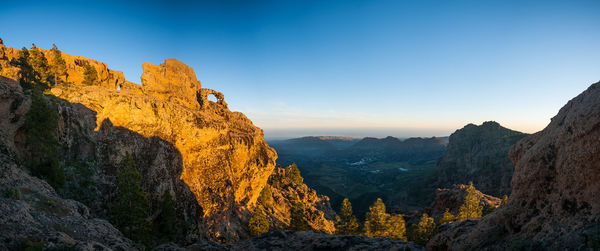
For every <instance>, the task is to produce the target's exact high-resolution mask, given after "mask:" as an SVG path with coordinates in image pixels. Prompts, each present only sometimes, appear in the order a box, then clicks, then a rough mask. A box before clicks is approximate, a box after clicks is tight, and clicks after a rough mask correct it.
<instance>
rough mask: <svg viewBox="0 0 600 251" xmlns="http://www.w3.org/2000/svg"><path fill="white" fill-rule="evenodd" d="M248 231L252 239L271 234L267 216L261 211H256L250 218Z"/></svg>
mask: <svg viewBox="0 0 600 251" xmlns="http://www.w3.org/2000/svg"><path fill="white" fill-rule="evenodd" d="M248 229H249V230H250V236H252V237H255V236H259V235H261V234H264V233H266V232H269V220H267V216H265V214H264V213H263V212H262V211H261V210H256V211H255V212H254V214H253V215H252V217H251V218H250V222H249V223H248Z"/></svg>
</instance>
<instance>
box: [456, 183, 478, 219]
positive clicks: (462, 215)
mask: <svg viewBox="0 0 600 251" xmlns="http://www.w3.org/2000/svg"><path fill="white" fill-rule="evenodd" d="M465 192H466V195H465V199H464V202H463V204H462V205H461V206H460V208H459V209H458V216H457V217H456V218H457V220H459V221H463V220H470V219H477V218H481V216H482V214H483V207H482V206H481V205H479V198H477V195H476V194H475V186H473V182H469V186H468V187H467V189H466V191H465Z"/></svg>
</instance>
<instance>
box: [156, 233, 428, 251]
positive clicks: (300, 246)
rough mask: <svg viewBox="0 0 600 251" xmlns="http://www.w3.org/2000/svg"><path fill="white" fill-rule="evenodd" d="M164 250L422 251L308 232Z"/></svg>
mask: <svg viewBox="0 0 600 251" xmlns="http://www.w3.org/2000/svg"><path fill="white" fill-rule="evenodd" d="M155 250H156V251H167V250H240V251H241V250H282V251H283V250H395V251H396V250H397V251H401V250H403V251H411V250H414V251H417V250H425V249H424V248H422V247H420V246H417V245H415V244H413V243H407V242H404V241H401V240H391V239H388V238H369V237H366V236H353V235H328V234H324V233H316V232H311V231H300V232H291V231H286V232H284V231H273V232H269V233H267V234H264V235H262V236H260V237H255V238H252V239H248V240H245V241H241V242H238V243H233V244H222V243H216V242H202V243H195V244H193V245H190V246H187V247H185V248H180V247H178V246H177V245H174V244H165V245H162V246H159V247H157V248H156V249H155Z"/></svg>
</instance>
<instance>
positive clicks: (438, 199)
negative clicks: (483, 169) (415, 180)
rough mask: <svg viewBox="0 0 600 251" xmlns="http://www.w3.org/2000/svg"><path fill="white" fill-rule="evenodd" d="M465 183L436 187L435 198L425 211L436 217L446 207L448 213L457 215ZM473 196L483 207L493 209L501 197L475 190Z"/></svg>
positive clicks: (462, 198) (498, 204) (462, 199)
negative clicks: (448, 186)
mask: <svg viewBox="0 0 600 251" xmlns="http://www.w3.org/2000/svg"><path fill="white" fill-rule="evenodd" d="M466 189H467V185H463V184H460V185H454V186H452V187H451V188H438V189H436V190H435V200H434V201H433V203H431V206H429V208H427V209H426V210H425V211H427V213H428V214H429V215H431V216H434V217H435V218H436V219H437V218H439V217H438V216H441V215H442V214H443V213H444V212H445V210H446V208H448V209H450V213H452V214H453V215H457V213H458V209H459V208H460V206H461V205H462V204H463V202H464V199H465V195H466ZM475 196H476V197H477V198H479V205H481V206H483V208H484V210H485V208H490V209H492V208H493V209H495V208H497V207H499V206H500V203H501V201H502V200H501V199H499V198H496V197H494V196H491V195H487V194H484V193H482V192H480V191H479V190H475Z"/></svg>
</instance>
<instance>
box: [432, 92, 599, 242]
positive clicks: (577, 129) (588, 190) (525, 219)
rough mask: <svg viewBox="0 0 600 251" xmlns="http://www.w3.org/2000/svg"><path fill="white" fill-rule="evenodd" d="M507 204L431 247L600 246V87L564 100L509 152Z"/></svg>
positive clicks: (453, 229)
mask: <svg viewBox="0 0 600 251" xmlns="http://www.w3.org/2000/svg"><path fill="white" fill-rule="evenodd" d="M510 157H511V159H512V160H513V162H514V163H515V173H514V175H513V180H512V194H511V196H510V197H509V200H508V202H507V204H506V205H504V206H502V207H500V208H499V209H498V210H497V211H496V212H494V213H492V214H490V215H488V216H486V217H484V218H482V219H481V220H480V221H478V222H469V223H468V224H467V223H464V224H449V225H450V226H448V227H447V228H445V229H440V230H441V232H440V234H438V235H436V236H434V237H433V238H432V239H431V241H430V242H429V243H428V244H427V247H428V248H429V249H432V250H446V249H448V250H482V249H487V250H506V249H509V248H513V249H524V248H529V249H536V248H537V249H541V250H565V249H573V250H593V249H594V248H598V247H599V244H600V233H599V232H598V226H599V225H600V199H598V198H600V169H599V168H600V165H599V163H600V83H595V84H593V85H592V86H590V87H589V88H588V89H587V90H586V91H584V92H583V93H581V94H580V95H579V96H577V97H575V98H574V99H572V100H571V101H569V102H568V103H567V104H566V105H565V106H564V107H563V108H561V109H560V111H559V112H558V114H557V115H556V116H555V117H554V118H552V120H551V122H550V124H549V125H548V126H547V127H546V128H544V129H543V130H542V131H540V132H537V133H535V134H533V135H531V136H528V137H526V138H524V139H523V140H521V141H519V142H518V143H517V144H516V145H515V146H514V147H513V148H512V149H511V151H510Z"/></svg>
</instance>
